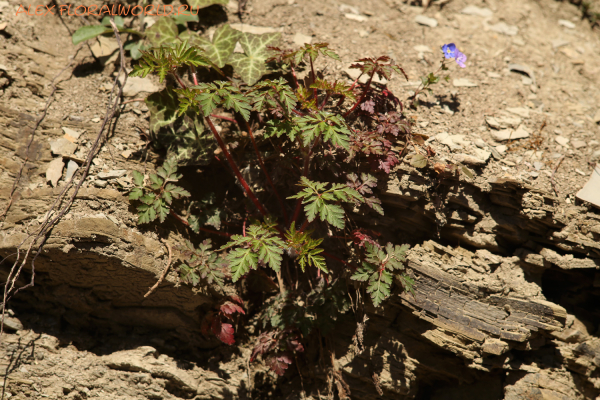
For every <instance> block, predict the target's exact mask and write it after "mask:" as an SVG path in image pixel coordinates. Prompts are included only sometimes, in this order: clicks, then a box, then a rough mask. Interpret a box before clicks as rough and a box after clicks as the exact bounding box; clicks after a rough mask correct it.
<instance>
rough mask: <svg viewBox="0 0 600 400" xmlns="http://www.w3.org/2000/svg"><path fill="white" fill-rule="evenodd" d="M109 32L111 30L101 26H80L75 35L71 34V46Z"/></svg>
mask: <svg viewBox="0 0 600 400" xmlns="http://www.w3.org/2000/svg"><path fill="white" fill-rule="evenodd" d="M110 32H112V29H111V28H107V27H105V26H103V25H87V26H82V27H81V28H79V29H77V30H76V31H75V33H73V37H72V38H71V40H72V41H73V44H79V43H81V42H84V41H86V40H89V39H93V38H95V37H96V36H99V35H102V34H105V33H110Z"/></svg>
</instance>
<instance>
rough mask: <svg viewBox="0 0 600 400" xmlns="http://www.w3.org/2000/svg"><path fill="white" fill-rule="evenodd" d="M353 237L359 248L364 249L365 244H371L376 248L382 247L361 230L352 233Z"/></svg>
mask: <svg viewBox="0 0 600 400" xmlns="http://www.w3.org/2000/svg"><path fill="white" fill-rule="evenodd" d="M352 236H354V239H353V241H354V243H355V244H356V245H358V247H364V245H365V242H366V243H371V244H372V245H373V246H376V247H381V246H380V245H379V243H377V241H376V240H375V239H373V238H372V237H371V236H369V235H367V234H366V233H364V232H362V230H361V229H357V230H355V231H354V232H352Z"/></svg>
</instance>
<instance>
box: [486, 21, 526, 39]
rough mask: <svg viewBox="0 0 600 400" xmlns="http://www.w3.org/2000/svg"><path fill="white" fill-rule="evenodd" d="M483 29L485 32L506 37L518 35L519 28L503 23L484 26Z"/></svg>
mask: <svg viewBox="0 0 600 400" xmlns="http://www.w3.org/2000/svg"><path fill="white" fill-rule="evenodd" d="M485 28H486V30H490V31H494V32H497V33H501V34H503V35H507V36H515V35H516V34H517V33H519V28H517V27H516V26H514V25H508V24H506V23H505V22H498V23H497V24H495V25H486V27H485Z"/></svg>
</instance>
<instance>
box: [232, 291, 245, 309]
mask: <svg viewBox="0 0 600 400" xmlns="http://www.w3.org/2000/svg"><path fill="white" fill-rule="evenodd" d="M229 298H230V299H231V300H233V301H235V302H236V303H238V304H239V305H240V306H243V305H244V301H243V300H242V299H241V298H240V297H239V296H237V295H235V294H232V295H231V296H229Z"/></svg>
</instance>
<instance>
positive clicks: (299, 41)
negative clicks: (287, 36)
mask: <svg viewBox="0 0 600 400" xmlns="http://www.w3.org/2000/svg"><path fill="white" fill-rule="evenodd" d="M310 42H312V36H308V35H305V34H303V33H300V32H296V34H295V35H294V44H295V45H296V46H304V44H305V43H310Z"/></svg>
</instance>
